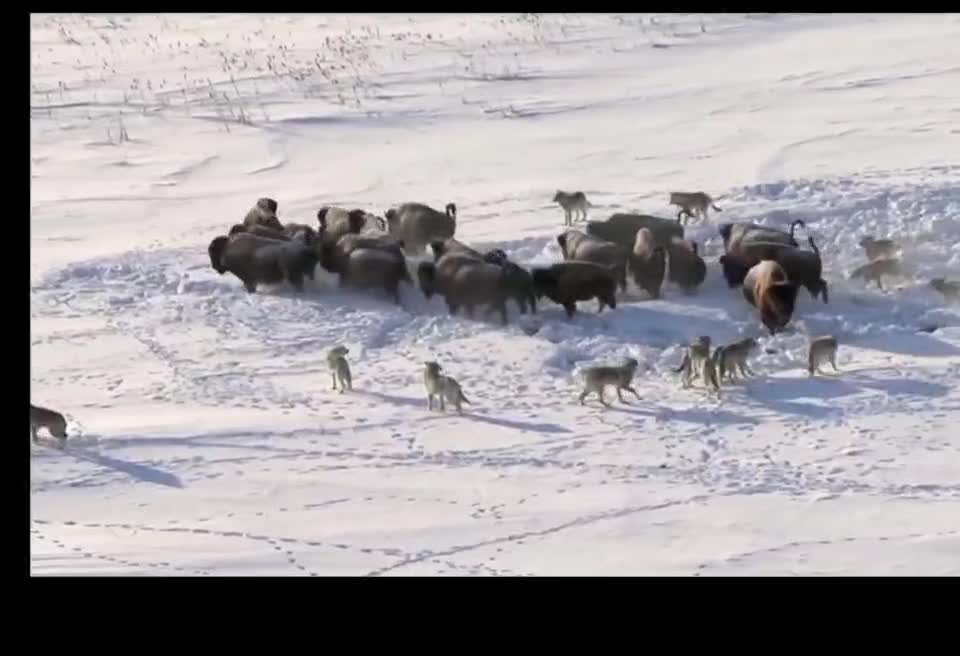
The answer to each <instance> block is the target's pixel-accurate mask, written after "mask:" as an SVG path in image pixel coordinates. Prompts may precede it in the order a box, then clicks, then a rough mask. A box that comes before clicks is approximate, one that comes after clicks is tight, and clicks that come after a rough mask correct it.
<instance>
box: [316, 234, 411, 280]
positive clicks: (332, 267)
mask: <svg viewBox="0 0 960 656" xmlns="http://www.w3.org/2000/svg"><path fill="white" fill-rule="evenodd" d="M402 246H403V244H402V242H398V241H397V240H396V239H394V238H393V237H391V236H390V235H357V234H354V233H349V234H346V235H343V236H342V237H340V239H338V240H337V241H336V242H335V243H331V242H322V243H321V244H320V245H319V251H320V265H321V266H322V267H323V268H324V269H326V270H327V271H329V272H330V273H341V272H342V271H343V270H344V268H345V266H346V262H347V259H348V258H349V257H350V253H352V252H353V251H355V250H358V249H360V248H368V249H374V250H381V251H385V252H387V253H391V254H392V255H394V256H396V257H399V258H401V259H403V260H404V265H406V259H405V258H404V257H403V250H402Z"/></svg>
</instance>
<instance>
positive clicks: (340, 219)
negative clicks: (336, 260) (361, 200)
mask: <svg viewBox="0 0 960 656" xmlns="http://www.w3.org/2000/svg"><path fill="white" fill-rule="evenodd" d="M317 224H318V225H319V230H318V231H317V232H318V233H319V235H320V239H322V240H323V241H324V243H328V244H335V243H337V240H338V239H340V237H343V236H344V235H348V234H351V233H353V234H359V233H361V232H362V231H363V229H364V227H365V226H366V225H367V213H366V212H364V211H363V210H360V209H353V210H346V209H344V208H342V207H327V206H323V207H321V208H320V209H319V210H317Z"/></svg>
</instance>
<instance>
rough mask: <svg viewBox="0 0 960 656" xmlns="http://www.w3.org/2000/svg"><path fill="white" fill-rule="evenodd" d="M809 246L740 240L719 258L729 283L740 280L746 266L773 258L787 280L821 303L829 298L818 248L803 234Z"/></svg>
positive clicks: (747, 268) (731, 284)
mask: <svg viewBox="0 0 960 656" xmlns="http://www.w3.org/2000/svg"><path fill="white" fill-rule="evenodd" d="M807 243H808V244H810V250H803V249H800V248H795V247H793V246H788V245H786V244H782V243H777V242H766V241H752V240H750V241H748V240H746V239H744V240H743V241H741V242H740V244H739V246H738V248H737V253H736V254H732V253H728V254H727V255H724V256H722V257H721V258H720V265H721V266H722V267H723V273H724V277H726V278H727V283H728V284H729V285H730V287H735V286H736V285H737V284H740V283H742V282H743V279H744V278H745V277H746V272H747V271H748V270H749V268H750V267H752V266H754V265H755V264H757V263H759V262H761V261H763V260H774V261H776V262H777V263H778V264H779V265H780V266H782V267H783V269H784V271H786V273H787V277H788V278H789V279H790V282H792V283H794V284H796V285H800V286H802V287H805V288H806V289H807V291H809V292H810V295H811V296H812V297H813V298H814V299H816V298H820V297H822V299H823V302H824V303H828V302H829V299H830V295H829V287H828V285H827V281H826V280H824V279H823V261H822V260H821V258H820V249H819V248H817V243H816V242H815V241H814V239H813V237H807Z"/></svg>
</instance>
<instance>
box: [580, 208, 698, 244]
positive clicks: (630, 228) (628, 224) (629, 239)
mask: <svg viewBox="0 0 960 656" xmlns="http://www.w3.org/2000/svg"><path fill="white" fill-rule="evenodd" d="M640 228H647V229H649V230H650V232H651V233H653V239H654V244H655V245H656V246H661V247H663V248H664V249H666V248H667V247H669V246H670V242H671V241H672V240H673V238H674V237H676V238H678V239H683V226H682V225H680V224H679V223H678V222H676V221H674V220H673V219H664V218H661V217H659V216H649V215H647V214H627V213H617V214H614V215H613V216H611V217H610V218H609V219H607V220H606V221H587V234H588V235H592V236H594V237H599V238H600V239H605V240H606V241H612V242H613V243H615V244H619V245H620V246H623V247H624V248H626V249H627V250H630V249H632V248H633V244H634V240H636V238H637V232H638V231H639V230H640Z"/></svg>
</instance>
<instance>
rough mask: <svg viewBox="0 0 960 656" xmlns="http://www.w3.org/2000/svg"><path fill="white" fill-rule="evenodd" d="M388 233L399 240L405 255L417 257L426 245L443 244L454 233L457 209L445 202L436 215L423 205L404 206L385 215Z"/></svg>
mask: <svg viewBox="0 0 960 656" xmlns="http://www.w3.org/2000/svg"><path fill="white" fill-rule="evenodd" d="M384 216H385V217H386V220H387V230H388V231H389V232H390V234H391V235H394V236H396V237H397V238H398V239H402V240H403V242H404V244H405V246H404V252H406V253H407V255H420V254H421V253H423V251H424V249H425V248H426V247H427V245H428V244H431V243H433V242H435V241H446V240H447V239H450V238H451V237H453V236H454V234H455V233H456V231H457V206H456V205H455V204H453V203H447V206H446V209H445V212H439V211H437V210H435V209H433V208H432V207H430V206H429V205H424V204H423V203H404V204H403V205H400V206H399V207H397V208H395V209H394V208H391V209H389V210H387V211H386V213H385V214H384Z"/></svg>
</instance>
